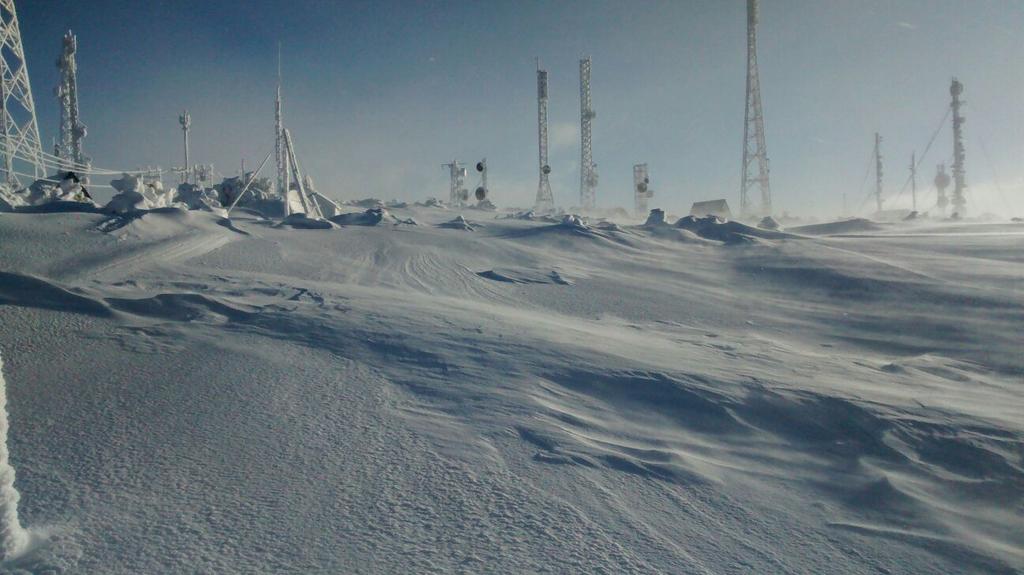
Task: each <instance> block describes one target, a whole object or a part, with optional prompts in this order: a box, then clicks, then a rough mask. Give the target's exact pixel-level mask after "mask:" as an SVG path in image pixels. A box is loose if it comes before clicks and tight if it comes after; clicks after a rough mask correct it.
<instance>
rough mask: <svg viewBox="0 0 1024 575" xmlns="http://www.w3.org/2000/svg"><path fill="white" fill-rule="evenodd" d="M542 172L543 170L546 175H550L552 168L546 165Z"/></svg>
mask: <svg viewBox="0 0 1024 575" xmlns="http://www.w3.org/2000/svg"><path fill="white" fill-rule="evenodd" d="M541 170H543V172H544V173H545V174H550V173H551V166H548V165H545V166H544V167H543V168H541Z"/></svg>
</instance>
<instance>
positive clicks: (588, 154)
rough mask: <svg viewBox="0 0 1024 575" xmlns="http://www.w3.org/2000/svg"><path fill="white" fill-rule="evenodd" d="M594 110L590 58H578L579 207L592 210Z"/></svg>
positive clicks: (594, 193)
mask: <svg viewBox="0 0 1024 575" xmlns="http://www.w3.org/2000/svg"><path fill="white" fill-rule="evenodd" d="M596 116H597V114H596V113H595V112H594V110H593V107H592V106H591V103H590V58H589V57H587V58H584V59H582V60H580V207H582V208H583V209H584V210H593V209H594V208H595V207H596V205H597V165H596V164H594V154H593V151H592V148H591V128H592V127H593V123H594V118H595V117H596Z"/></svg>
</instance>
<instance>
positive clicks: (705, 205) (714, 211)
mask: <svg viewBox="0 0 1024 575" xmlns="http://www.w3.org/2000/svg"><path fill="white" fill-rule="evenodd" d="M690 215H691V216H696V217H698V218H702V217H704V216H717V217H719V218H724V219H730V218H732V210H730V209H729V202H727V201H725V200H708V201H705V202H693V206H692V207H691V208H690Z"/></svg>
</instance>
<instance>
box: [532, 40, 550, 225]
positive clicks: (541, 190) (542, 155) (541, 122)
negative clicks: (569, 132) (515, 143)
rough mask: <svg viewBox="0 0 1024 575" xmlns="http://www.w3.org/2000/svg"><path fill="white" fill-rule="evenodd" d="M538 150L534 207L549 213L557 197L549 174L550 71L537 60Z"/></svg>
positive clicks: (541, 211) (537, 210)
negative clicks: (537, 181)
mask: <svg viewBox="0 0 1024 575" xmlns="http://www.w3.org/2000/svg"><path fill="white" fill-rule="evenodd" d="M537 152H538V159H539V167H540V183H539V184H538V185H537V201H536V202H535V203H534V206H533V209H534V211H536V212H540V213H548V212H553V211H554V210H555V197H554V196H553V195H552V194H551V182H549V181H548V174H550V173H551V166H549V165H548V71H547V70H541V69H540V60H538V61H537Z"/></svg>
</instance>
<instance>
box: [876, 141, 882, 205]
mask: <svg viewBox="0 0 1024 575" xmlns="http://www.w3.org/2000/svg"><path fill="white" fill-rule="evenodd" d="M875 205H876V207H877V210H878V211H879V212H880V211H882V136H879V135H878V132H875Z"/></svg>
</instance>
